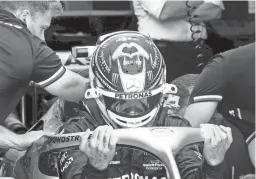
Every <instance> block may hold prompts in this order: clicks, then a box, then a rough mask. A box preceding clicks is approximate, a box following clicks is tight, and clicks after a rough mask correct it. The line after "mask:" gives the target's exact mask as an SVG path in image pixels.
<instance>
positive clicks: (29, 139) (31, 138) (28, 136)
mask: <svg viewBox="0 0 256 179" xmlns="http://www.w3.org/2000/svg"><path fill="white" fill-rule="evenodd" d="M43 135H44V132H43V131H31V132H28V133H25V134H21V135H18V138H19V139H18V141H19V142H18V144H17V148H16V149H17V150H26V149H27V148H28V147H30V146H31V145H32V143H33V142H35V141H36V140H38V139H39V138H40V137H42V136H43Z"/></svg>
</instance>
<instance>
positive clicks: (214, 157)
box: [200, 124, 233, 166]
mask: <svg viewBox="0 0 256 179" xmlns="http://www.w3.org/2000/svg"><path fill="white" fill-rule="evenodd" d="M200 127H201V133H202V136H203V138H204V152H203V153H204V158H205V160H206V161H207V163H208V164H210V165H212V166H216V165H218V164H220V163H222V162H223V160H224V158H225V154H226V152H227V150H228V149H229V147H230V145H231V143H232V142H233V138H232V132H231V128H229V127H224V126H221V125H220V126H217V125H213V124H201V126H200Z"/></svg>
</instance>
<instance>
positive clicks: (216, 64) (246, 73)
mask: <svg viewBox="0 0 256 179" xmlns="http://www.w3.org/2000/svg"><path fill="white" fill-rule="evenodd" d="M207 101H216V102H219V103H220V104H219V106H218V108H219V111H220V112H221V113H222V114H223V115H224V116H225V117H226V118H228V119H230V121H231V122H232V123H233V124H234V125H236V126H237V127H238V128H239V129H240V130H241V132H242V133H243V134H244V136H245V137H246V138H248V137H249V136H250V135H251V134H252V133H254V131H255V43H252V44H249V45H246V46H242V47H239V48H236V49H233V50H230V51H227V52H224V53H221V54H219V55H217V56H215V57H213V58H212V60H211V62H210V63H209V64H208V65H207V66H206V67H205V68H204V69H203V72H202V74H201V75H200V77H199V79H198V80H197V83H196V85H195V87H194V89H193V92H192V94H191V96H190V103H198V102H207Z"/></svg>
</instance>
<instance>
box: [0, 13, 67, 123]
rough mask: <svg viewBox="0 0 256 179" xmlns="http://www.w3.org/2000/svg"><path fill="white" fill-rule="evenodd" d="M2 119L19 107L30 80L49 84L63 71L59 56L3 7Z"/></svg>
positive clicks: (0, 53) (0, 15)
mask: <svg viewBox="0 0 256 179" xmlns="http://www.w3.org/2000/svg"><path fill="white" fill-rule="evenodd" d="M0 34H1V35H0V108H1V111H0V121H1V122H3V121H4V120H5V118H6V117H7V116H8V115H9V114H10V112H12V110H13V109H14V108H15V107H16V105H17V104H18V102H19V100H20V99H21V97H22V96H23V95H24V94H25V92H26V89H27V87H28V85H29V83H30V81H34V82H36V83H37V84H38V85H39V86H40V87H43V88H44V87H47V86H48V85H50V84H51V83H53V82H55V81H56V80H58V79H59V78H60V77H61V76H62V75H63V74H64V73H65V68H64V67H63V66H62V64H61V61H60V59H59V58H58V56H57V55H56V54H55V53H54V52H53V51H52V50H51V49H50V48H49V47H47V45H46V44H45V42H43V41H42V40H41V39H39V38H38V37H36V36H34V35H32V34H31V33H30V31H29V30H28V29H27V27H26V25H25V24H24V23H23V22H21V21H20V20H19V19H17V18H16V17H15V16H14V15H13V14H12V13H10V12H8V11H6V10H3V9H0Z"/></svg>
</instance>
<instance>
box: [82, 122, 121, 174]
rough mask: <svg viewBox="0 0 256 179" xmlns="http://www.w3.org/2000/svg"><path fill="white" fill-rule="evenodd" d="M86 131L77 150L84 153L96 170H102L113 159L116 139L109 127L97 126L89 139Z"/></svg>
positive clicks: (88, 131) (88, 132) (88, 133)
mask: <svg viewBox="0 0 256 179" xmlns="http://www.w3.org/2000/svg"><path fill="white" fill-rule="evenodd" d="M89 136H90V130H89V129H88V130H87V131H86V132H85V134H84V135H83V136H82V139H81V144H80V146H79V149H80V150H81V151H82V152H84V153H85V155H86V156H87V157H88V159H89V163H90V164H91V165H92V166H93V167H95V168H96V169H98V170H104V169H106V168H107V167H108V164H109V162H111V160H112V159H113V157H114V155H115V151H116V142H117V140H116V137H115V135H114V134H113V128H112V127H110V126H99V127H98V128H96V129H95V130H94V132H93V134H92V136H91V138H90V139H89Z"/></svg>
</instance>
